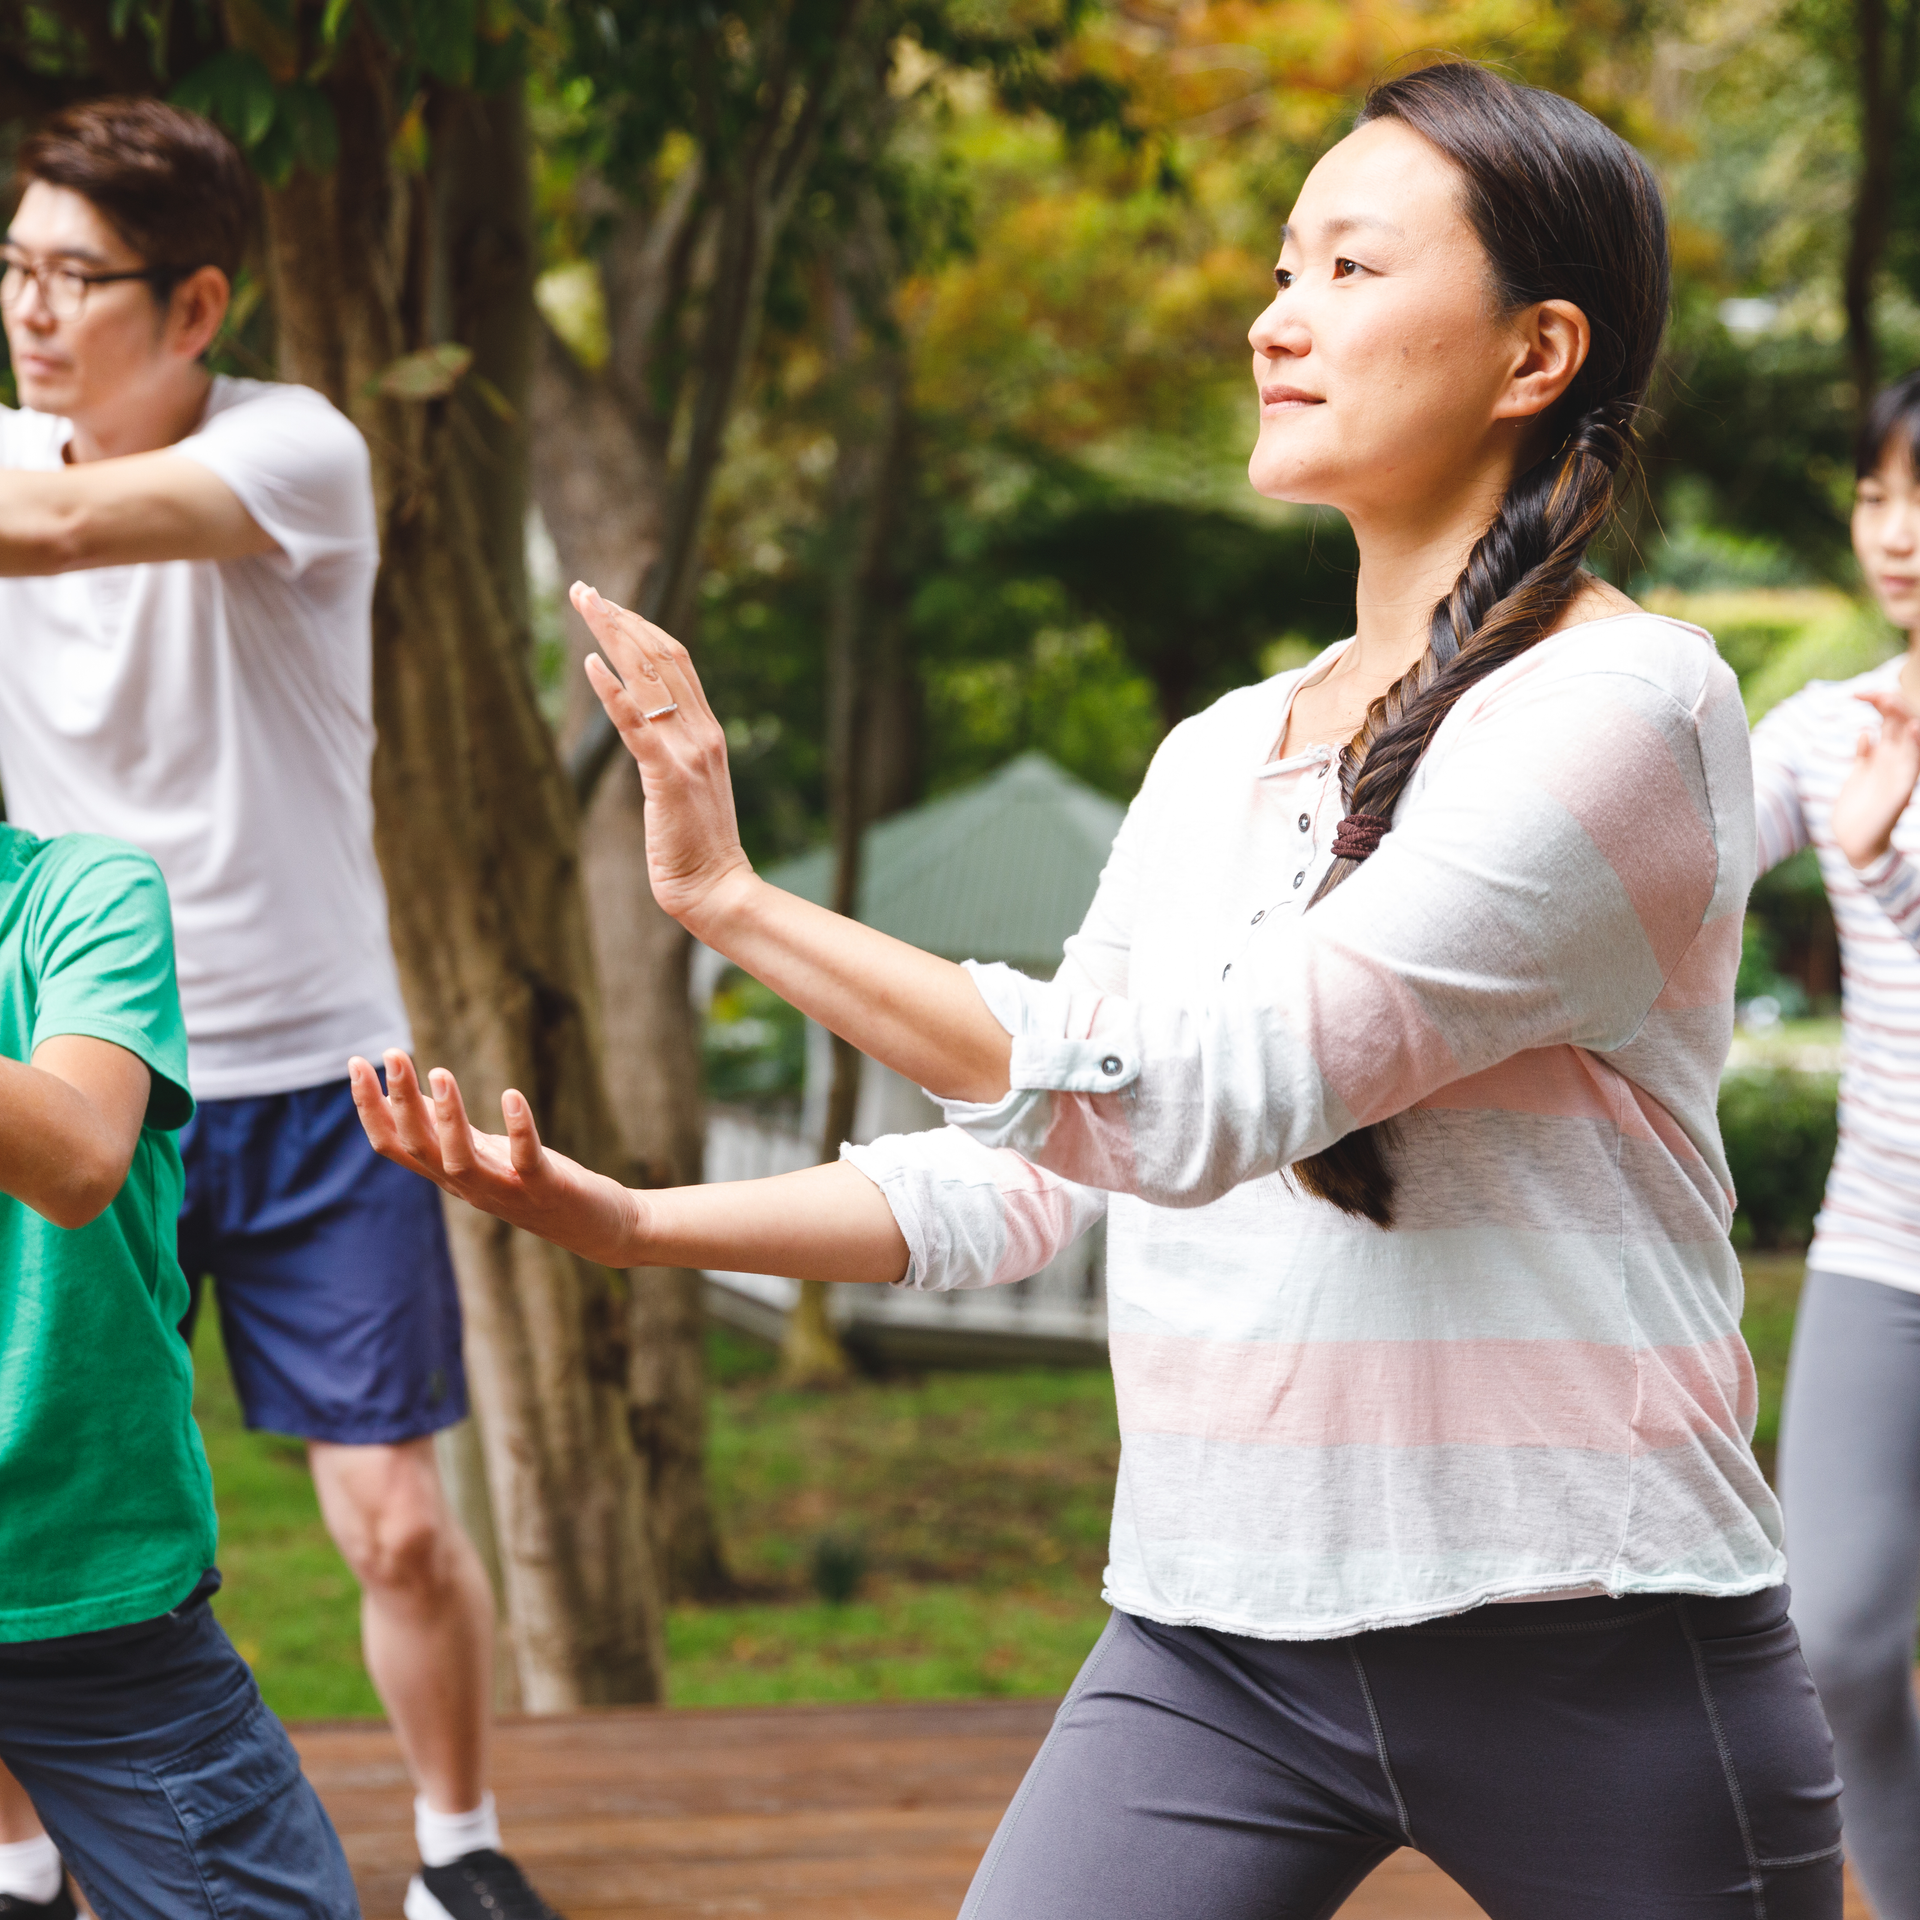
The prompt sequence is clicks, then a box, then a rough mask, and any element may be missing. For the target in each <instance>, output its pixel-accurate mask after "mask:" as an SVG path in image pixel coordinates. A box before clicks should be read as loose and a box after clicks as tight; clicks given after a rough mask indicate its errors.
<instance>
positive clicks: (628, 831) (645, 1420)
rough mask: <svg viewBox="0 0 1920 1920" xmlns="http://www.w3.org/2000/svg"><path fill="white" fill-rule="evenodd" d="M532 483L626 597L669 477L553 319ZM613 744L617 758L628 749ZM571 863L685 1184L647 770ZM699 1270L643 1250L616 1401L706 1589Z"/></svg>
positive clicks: (628, 1124) (689, 1076) (600, 574)
mask: <svg viewBox="0 0 1920 1920" xmlns="http://www.w3.org/2000/svg"><path fill="white" fill-rule="evenodd" d="M534 412H535V417H536V419H537V420H538V423H539V434H538V436H537V440H536V452H535V458H534V466H533V473H534V490H535V494H536V496H537V498H538V499H539V502H540V508H541V513H542V516H543V517H544V518H545V520H546V522H547V526H548V529H549V531H550V532H551V534H552V536H553V542H554V547H555V550H556V551H557V553H558V554H559V557H560V564H561V572H562V574H563V576H565V577H567V578H570V579H572V578H578V579H582V580H587V581H590V582H593V583H595V584H597V585H599V586H601V587H603V588H604V590H605V591H607V592H608V593H609V594H612V595H614V596H616V597H619V598H621V599H623V600H625V601H626V602H627V603H628V604H631V603H632V601H633V599H634V597H635V589H636V588H637V586H638V584H639V581H640V579H641V578H642V576H643V575H644V574H645V572H646V570H647V568H648V567H649V566H650V565H651V564H652V561H653V558H654V556H655V554H656V553H657V551H658V549H659V544H660V539H661V522H662V519H663V516H664V511H665V499H666V483H665V475H664V471H663V468H664V448H663V447H662V446H661V445H660V444H659V441H660V438H661V436H657V435H655V434H652V433H647V432H636V431H634V430H633V428H632V425H631V423H630V421H629V420H628V419H627V418H626V417H625V416H624V414H623V412H622V410H621V409H620V408H619V407H618V406H617V405H615V404H613V403H612V401H611V400H610V397H609V395H608V393H607V390H606V383H605V381H604V380H603V379H602V378H599V377H596V376H595V375H593V374H591V373H589V372H587V371H586V370H585V369H583V368H581V367H580V366H578V365H577V364H576V363H575V362H574V360H573V358H572V356H571V355H570V354H569V353H568V352H567V349H566V348H565V347H564V346H563V345H562V344H561V343H560V342H559V341H558V340H557V339H555V338H554V337H553V336H552V334H551V333H544V332H543V335H542V337H541V341H540V349H539V372H538V378H537V382H536V387H535V405H534ZM564 617H565V622H566V632H567V639H568V648H567V653H568V665H569V672H570V674H571V679H570V682H569V687H568V696H567V737H568V739H570V740H571V739H577V738H578V737H579V734H580V732H581V730H582V729H583V728H584V726H585V725H586V723H587V721H588V719H589V717H590V714H592V713H595V712H598V711H599V702H598V701H597V700H596V699H595V698H594V696H593V693H592V690H591V689H590V688H589V687H588V685H587V681H586V675H585V673H584V672H583V671H582V669H581V662H582V661H583V660H584V659H585V658H586V655H587V652H588V649H589V645H590V640H589V636H588V633H587V630H586V627H585V625H584V624H583V623H582V622H581V620H580V618H579V616H578V615H577V614H575V613H574V611H573V609H572V608H571V607H568V608H567V610H566V613H565V616H564ZM621 758H622V759H623V760H624V759H625V755H624V754H623V755H622V756H621ZM581 839H582V867H583V874H584V878H585V885H586V896H587V915H588V922H589V925H590V927H591V931H592V938H593V950H594V958H595V962H596V965H597V969H598V974H599V979H600V983H601V992H602V997H603V1005H604V1019H603V1026H604V1031H605V1035H606V1048H607V1051H606V1078H607V1091H608V1094H609V1097H610V1098H611V1100H612V1103H613V1111H614V1114H615V1117H616V1119H617V1121H618V1123H619V1127H620V1134H621V1139H622V1143H623V1145H624V1148H625V1150H626V1153H627V1155H628V1157H629V1159H630V1160H631V1161H632V1162H633V1165H634V1175H633V1177H634V1178H635V1180H636V1181H637V1182H639V1183H640V1184H644V1185H649V1186H683V1185H691V1184H693V1183H695V1182H697V1181H698V1180H699V1179H700V1177H701V1162H702V1159H703V1149H704V1134H705V1116H704V1113H703V1110H702V1102H701V1097H700V1047H699V1032H698V1024H697V1022H696V1020H695V1017H694V1014H693V1009H692V1005H691V1001H690V998H689V989H688V978H687V969H688V963H689V960H690V958H691V955H692V951H693V943H692V941H691V939H690V938H689V937H688V935H687V933H686V931H685V930H684V929H683V928H682V927H680V926H679V925H677V924H676V923H675V922H674V921H672V920H670V919H669V918H668V917H667V916H666V915H665V914H664V913H662V912H661V911H660V909H659V907H657V906H656V905H655V904H654V900H653V895H652V893H651V892H650V891H649V890H648V887H647V866H646V816H645V811H644V808H643V806H642V804H641V797H640V778H639V774H638V772H637V771H636V770H635V769H634V768H633V767H632V766H631V765H627V766H615V767H614V768H613V769H612V770H611V772H610V774H609V775H608V777H607V778H605V779H604V780H602V781H601V783H600V786H599V789H598V791H597V792H596V793H595V795H594V797H593V800H592V803H591V804H590V806H589V807H588V809H587V816H586V819H585V822H584V823H583V826H582V831H581ZM700 1288H701V1280H700V1276H699V1275H698V1274H697V1273H692V1272H689V1271H688V1270H686V1269H685V1268H678V1267H651V1268H646V1269H642V1270H639V1271H636V1272H635V1273H633V1274H632V1275H631V1276H630V1277H629V1290H628V1303H627V1335H628V1368H627V1416H628V1420H629V1422H630V1423H631V1428H632V1433H633V1438H634V1443H635V1445H636V1446H637V1447H638V1449H639V1451H640V1454H641V1457H642V1458H643V1459H644V1460H645V1461H646V1463H647V1470H648V1481H649V1490H650V1495H651V1502H650V1504H651V1511H652V1516H653V1527H654V1542H655V1549H656V1552H657V1555H658V1558H659V1564H660V1567H661V1569H662V1575H663V1578H664V1580H665V1583H666V1587H667V1591H668V1592H669V1593H670V1594H672V1595H676V1596H683V1597H686V1598H692V1599H710V1598H714V1597H717V1596H718V1595H720V1594H722V1593H724V1592H726V1591H727V1590H728V1589H729V1587H730V1584H731V1583H730V1581H729V1579H728V1576H727V1571H726V1563H725V1561H724V1559H723V1557H722V1554H721V1550H720V1537H719V1531H718V1529H717V1528H716V1526H715V1525H714V1520H713V1506H712V1502H711V1500H710V1499H709V1497H708V1493H707V1482H706V1434H707V1378H706V1360H705V1339H706V1325H705V1316H704V1313H703V1311H702V1308H701V1301H700Z"/></svg>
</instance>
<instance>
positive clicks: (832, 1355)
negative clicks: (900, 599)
mask: <svg viewBox="0 0 1920 1920" xmlns="http://www.w3.org/2000/svg"><path fill="white" fill-rule="evenodd" d="M879 371H880V381H879V389H880V390H879V396H878V402H879V403H878V407H877V415H878V417H877V419H875V420H872V421H864V422H863V421H861V420H860V419H859V417H858V412H857V409H852V408H850V409H849V420H848V424H847V428H846V430H845V432H844V433H843V434H842V437H841V443H840V452H839V457H838V459H837V461H836V463H835V475H834V504H835V508H836V514H835V517H836V518H837V519H838V520H840V522H841V524H842V526H843V527H845V528H846V529H847V531H848V532H849V533H850V534H851V536H852V537H851V538H850V539H848V540H846V541H845V542H844V543H843V548H842V550H843V551H844V552H845V553H846V556H847V558H846V561H845V563H844V564H843V565H842V566H841V567H840V568H839V569H838V570H837V572H836V575H835V578H834V582H833V591H832V594H831V597H830V600H829V606H828V616H827V802H828V811H829V814H830V816H831V818H832V823H833V893H832V897H831V899H830V900H829V902H828V904H829V905H830V906H831V907H832V908H833V910H834V912H835V913H840V914H845V915H847V916H848V917H849V918H852V917H854V915H855V914H856V912H857V910H858V906H859V899H860V858H861V848H862V845H863V842H864V839H865V836H866V830H867V825H868V822H869V821H870V820H871V819H872V818H873V809H874V799H875V796H874V794H873V792H872V790H871V789H872V785H873V777H874V774H875V772H876V771H877V769H876V765H875V759H876V756H875V755H874V752H873V749H872V744H871V734H872V728H873V723H874V720H875V718H876V702H875V700H874V698H873V694H874V690H875V686H874V683H875V678H876V676H875V674H874V667H875V665H876V656H877V654H878V653H879V651H880V648H879V647H878V646H877V644H876V641H877V637H878V635H879V634H880V632H881V631H882V630H883V629H884V628H889V627H890V626H891V625H892V617H891V616H892V614H893V612H894V611H895V609H894V606H893V604H892V603H893V602H894V601H895V600H896V599H897V593H896V591H895V588H896V582H895V581H894V578H893V567H892V562H893V557H894V547H895V543H896V540H897V537H898V530H899V522H900V509H901V505H902V500H903V496H904V494H905V492H906V483H907V469H908V447H909V412H908V396H907V383H908V376H907V367H906V360H905V355H904V354H903V353H902V352H900V351H899V350H897V349H896V350H894V351H891V352H888V353H886V354H885V355H884V356H883V357H882V363H881V367H880V370H879ZM896 664H897V663H896ZM832 1042H833V1079H832V1082H831V1084H830V1086H829V1089H828V1093H827V1112H826V1119H825V1122H824V1124H823V1125H822V1128H821V1134H820V1158H821V1159H822V1160H823V1161H831V1160H837V1159H838V1158H839V1156H840V1143H841V1142H842V1141H843V1140H847V1139H850V1138H851V1137H852V1135H853V1128H854V1120H855V1116H856V1114H857V1112H858V1110H859V1105H860V1074H861V1068H862V1065H863V1056H862V1055H861V1053H860V1050H859V1049H858V1048H857V1047H855V1046H853V1045H852V1044H851V1043H850V1042H848V1041H846V1040H843V1039H842V1038H841V1037H840V1036H839V1035H838V1034H835V1035H833V1036H832ZM848 1371H849V1369H848V1365H847V1357H846V1353H845V1350H844V1349H843V1348H842V1346H841V1344H840V1341H839V1338H838V1336H837V1335H836V1334H835V1332H834V1330H833V1324H832V1322H831V1321H830V1320H829V1319H828V1317H827V1290H826V1288H825V1286H824V1285H823V1284H822V1283H821V1282H819V1281H811V1280H809V1281H802V1282H801V1287H800V1297H799V1299H798V1301H797V1302H796V1303H795V1306H794V1309H793V1311H792V1312H791V1313H790V1314H789V1315H788V1316H787V1328H786V1338H785V1340H784V1341H783V1343H782V1345H781V1349H780V1373H781V1378H782V1379H783V1380H784V1381H785V1382H786V1383H787V1384H788V1385H789V1386H798V1387H830V1386H837V1385H839V1384H840V1383H841V1382H842V1381H844V1380H845V1379H846V1377H847V1374H848Z"/></svg>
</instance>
